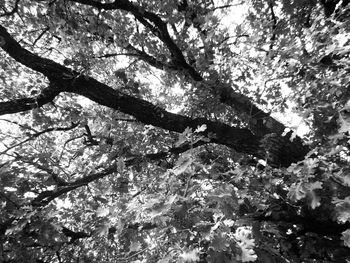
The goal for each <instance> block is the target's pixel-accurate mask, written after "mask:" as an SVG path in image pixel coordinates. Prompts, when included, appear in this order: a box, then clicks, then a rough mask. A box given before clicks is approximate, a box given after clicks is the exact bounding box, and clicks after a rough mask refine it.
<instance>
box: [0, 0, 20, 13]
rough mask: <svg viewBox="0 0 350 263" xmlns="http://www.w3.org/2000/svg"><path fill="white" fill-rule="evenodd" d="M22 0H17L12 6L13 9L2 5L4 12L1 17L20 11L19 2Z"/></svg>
mask: <svg viewBox="0 0 350 263" xmlns="http://www.w3.org/2000/svg"><path fill="white" fill-rule="evenodd" d="M19 1H20V0H16V2H15V5H14V7H13V8H12V10H11V11H7V10H6V9H5V7H2V9H3V11H4V14H2V15H0V17H4V16H12V15H13V14H14V13H16V12H17V11H18V4H19Z"/></svg>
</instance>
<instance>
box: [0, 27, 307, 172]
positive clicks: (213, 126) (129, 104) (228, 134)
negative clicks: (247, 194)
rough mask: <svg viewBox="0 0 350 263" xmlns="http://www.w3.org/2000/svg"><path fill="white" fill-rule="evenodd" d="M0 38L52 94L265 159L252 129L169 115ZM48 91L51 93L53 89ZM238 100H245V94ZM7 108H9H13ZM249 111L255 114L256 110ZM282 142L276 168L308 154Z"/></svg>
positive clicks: (3, 31)
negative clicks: (74, 97)
mask: <svg viewBox="0 0 350 263" xmlns="http://www.w3.org/2000/svg"><path fill="white" fill-rule="evenodd" d="M0 37H1V38H3V39H4V40H5V42H4V43H3V45H2V48H3V50H4V51H6V52H7V53H8V54H9V55H10V56H11V57H13V58H14V59H16V60H17V61H19V62H20V63H22V64H23V65H25V66H27V67H29V68H31V69H33V70H35V71H38V72H41V73H42V74H44V75H45V76H46V77H48V78H49V80H50V82H51V83H52V86H53V87H55V88H54V90H55V92H56V93H55V92H53V94H58V92H59V91H66V92H71V93H76V94H79V95H82V96H84V97H86V98H89V99H91V100H92V101H94V102H96V103H98V104H100V105H104V106H107V107H109V108H112V109H116V110H119V111H121V112H123V113H126V114H129V115H132V116H133V117H135V118H136V119H137V120H138V121H140V122H142V123H144V124H151V125H153V126H156V127H159V128H162V129H165V130H168V131H174V132H183V131H184V130H185V129H186V128H187V127H189V128H192V130H195V129H196V128H197V127H198V126H202V125H206V130H205V131H203V132H202V133H201V134H200V135H203V136H205V137H207V138H208V139H209V140H210V141H211V142H213V143H218V144H223V145H226V146H228V147H230V148H233V149H235V150H236V151H238V152H243V153H248V154H252V155H253V156H255V157H258V158H263V159H264V158H265V157H266V148H264V147H263V146H262V144H261V139H262V137H261V136H257V135H254V134H253V133H252V132H251V131H250V130H249V129H245V128H235V127H231V126H229V125H227V124H224V123H220V122H214V121H210V120H207V119H204V118H196V119H193V118H190V117H187V116H183V115H179V114H174V113H171V112H168V111H166V110H164V109H162V108H159V107H156V106H155V105H153V104H152V103H150V102H147V101H145V100H142V99H140V98H137V97H133V96H130V95H127V94H124V93H122V92H120V91H118V90H114V89H113V88H111V87H109V86H107V85H105V84H103V83H101V82H99V81H97V80H95V79H93V78H90V77H88V76H84V75H81V74H79V73H78V72H75V71H72V70H70V69H69V68H66V67H64V66H62V65H60V64H58V63H56V62H54V61H52V60H49V59H46V58H41V57H39V56H37V55H35V54H33V53H31V52H29V51H27V50H26V49H24V48H22V47H21V46H20V45H19V44H18V42H16V41H15V40H14V39H13V38H12V37H11V36H10V35H9V34H8V33H7V31H6V29H5V28H3V27H2V26H0ZM48 90H49V91H50V92H52V90H51V89H48ZM239 99H241V100H245V99H244V97H243V95H242V98H239ZM248 103H249V101H248V99H246V100H245V101H244V102H242V105H241V106H242V107H246V106H247V105H246V104H248ZM249 105H251V104H249ZM7 106H8V108H10V106H11V105H7ZM251 106H252V105H251ZM30 108H31V107H27V108H25V107H22V108H21V109H24V110H26V109H30ZM249 110H251V112H252V114H254V108H251V109H249ZM0 112H1V109H0ZM5 112H6V111H5ZM12 112H16V111H12ZM17 112H18V111H17ZM256 114H258V113H256ZM283 140H284V141H283ZM280 142H283V143H281V144H280V145H277V144H276V145H274V146H275V147H277V149H274V152H278V153H279V154H280V159H278V158H277V157H278V156H275V157H276V158H274V160H273V162H272V163H271V164H272V165H274V166H280V165H282V166H289V165H290V163H291V162H295V161H298V160H300V159H302V158H303V157H304V155H305V153H306V152H307V149H306V148H303V147H302V145H300V143H298V144H297V145H296V146H298V147H294V146H295V145H293V144H291V143H290V142H289V141H288V138H286V139H285V138H282V137H281V140H280ZM270 150H271V149H269V151H270Z"/></svg>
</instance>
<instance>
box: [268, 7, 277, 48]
mask: <svg viewBox="0 0 350 263" xmlns="http://www.w3.org/2000/svg"><path fill="white" fill-rule="evenodd" d="M269 9H270V12H271V17H272V35H271V38H270V41H271V43H270V46H269V50H270V51H271V50H272V49H273V46H274V44H275V41H276V29H277V17H276V15H275V11H274V9H273V3H272V2H271V1H270V2H269Z"/></svg>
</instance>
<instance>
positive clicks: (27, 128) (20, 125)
mask: <svg viewBox="0 0 350 263" xmlns="http://www.w3.org/2000/svg"><path fill="white" fill-rule="evenodd" d="M0 121H6V122H8V123H12V124H16V125H18V126H19V127H21V128H22V129H24V130H31V131H33V132H38V131H37V130H35V129H34V128H32V127H30V126H29V125H23V124H20V123H18V122H16V121H10V120H7V119H0Z"/></svg>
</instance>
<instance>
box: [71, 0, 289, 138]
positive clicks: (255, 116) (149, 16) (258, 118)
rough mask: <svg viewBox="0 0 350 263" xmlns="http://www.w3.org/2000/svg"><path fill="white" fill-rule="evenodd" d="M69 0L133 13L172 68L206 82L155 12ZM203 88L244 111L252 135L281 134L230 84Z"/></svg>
mask: <svg viewBox="0 0 350 263" xmlns="http://www.w3.org/2000/svg"><path fill="white" fill-rule="evenodd" d="M71 2H77V3H81V4H84V5H88V6H92V7H95V8H98V9H104V10H116V9H118V10H123V11H126V12H129V13H131V14H133V15H134V16H135V17H136V19H138V20H139V21H140V22H141V23H143V25H144V26H145V27H147V28H148V29H149V30H151V31H152V32H154V31H157V32H155V33H154V34H155V35H156V36H157V37H158V38H159V40H160V41H162V42H163V43H164V44H165V46H166V47H167V48H168V49H169V51H170V53H171V54H172V65H173V68H172V69H173V70H178V71H182V72H184V73H185V74H188V75H189V76H191V77H192V79H193V80H195V81H201V82H203V81H205V80H204V78H203V77H202V76H201V74H200V73H199V72H198V71H197V70H196V69H195V68H194V67H192V66H191V65H189V64H188V63H187V62H186V59H185V57H184V55H183V53H182V51H181V50H180V48H179V47H178V46H177V45H176V43H175V42H174V40H173V39H172V38H171V37H170V35H169V32H168V30H167V24H166V22H164V21H163V20H162V19H161V18H160V17H159V16H158V15H157V14H155V13H152V12H149V11H146V10H144V9H143V8H142V7H140V6H137V5H136V4H134V3H132V2H130V1H129V0H122V1H114V2H112V3H100V2H96V1H93V0H71ZM146 20H147V21H149V22H151V23H152V25H151V24H150V23H145V21H146ZM139 55H140V54H139ZM140 58H141V59H143V60H144V61H145V62H147V63H149V64H150V65H151V66H154V67H156V68H160V69H161V68H162V67H163V66H164V65H162V64H160V63H159V62H158V61H156V60H155V59H153V58H152V57H147V56H145V55H144V54H143V55H142V56H140ZM165 68H166V67H163V69H165ZM202 88H209V89H210V90H211V92H212V93H213V94H215V95H216V96H219V98H220V101H221V102H222V103H224V104H226V105H228V106H230V107H232V108H233V109H235V110H236V111H237V112H238V113H240V114H243V116H246V117H248V118H249V121H248V124H249V128H250V129H251V130H252V131H253V133H254V134H257V135H259V136H263V135H266V134H269V133H276V134H278V135H281V134H283V132H284V130H285V128H286V127H285V126H284V125H283V124H282V123H280V122H279V121H277V120H276V119H274V118H272V117H271V116H270V114H268V113H265V112H264V111H262V110H260V109H259V108H258V107H256V106H255V105H254V104H253V103H252V102H251V100H250V99H249V98H248V97H247V96H245V95H243V94H239V93H237V92H234V90H233V89H232V87H230V86H227V85H224V84H222V85H212V84H205V85H203V86H202Z"/></svg>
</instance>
